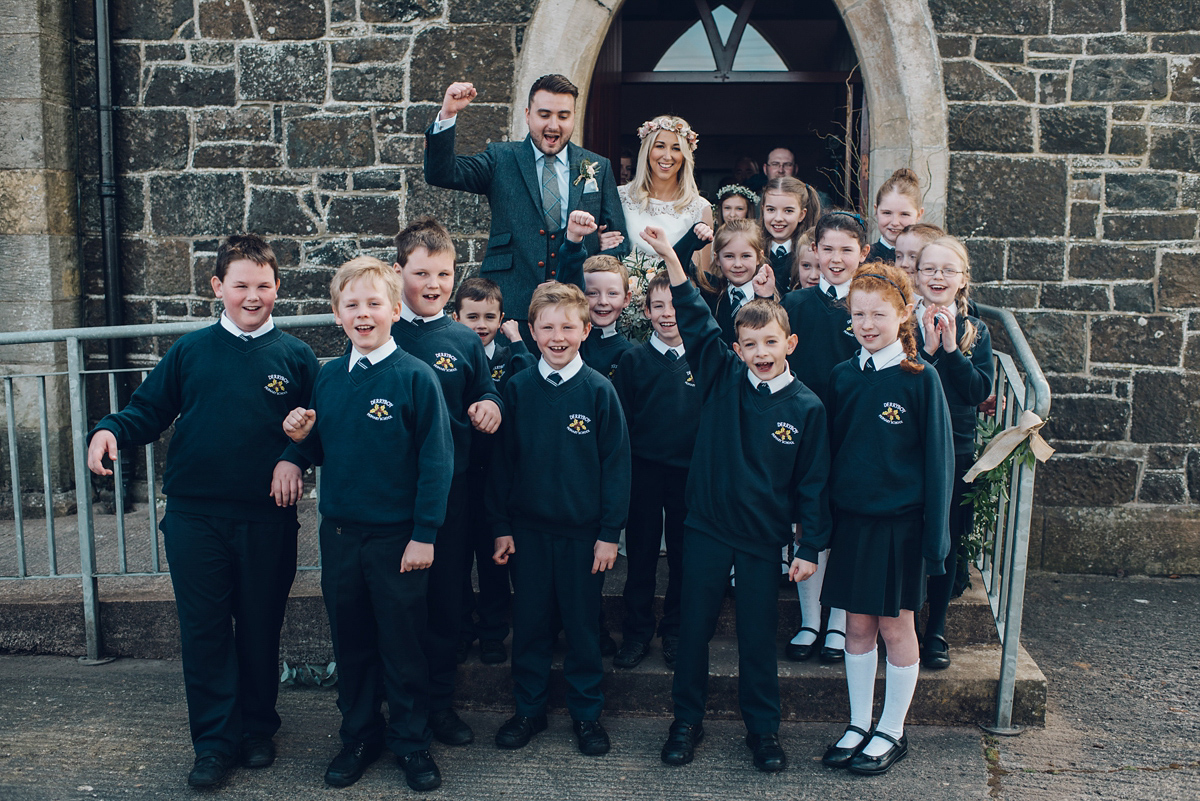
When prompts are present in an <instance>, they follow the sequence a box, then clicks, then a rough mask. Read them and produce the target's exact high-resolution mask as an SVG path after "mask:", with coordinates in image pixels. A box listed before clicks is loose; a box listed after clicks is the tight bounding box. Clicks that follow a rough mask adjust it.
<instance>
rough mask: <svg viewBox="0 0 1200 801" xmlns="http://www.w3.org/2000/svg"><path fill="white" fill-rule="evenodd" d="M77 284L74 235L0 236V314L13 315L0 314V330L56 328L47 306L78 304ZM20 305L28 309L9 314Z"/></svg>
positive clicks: (4, 234)
mask: <svg viewBox="0 0 1200 801" xmlns="http://www.w3.org/2000/svg"><path fill="white" fill-rule="evenodd" d="M80 285H81V275H80V258H79V254H78V253H77V250H76V241H75V237H74V236H63V235H58V234H52V235H46V234H9V233H0V286H3V287H4V292H3V299H4V301H5V302H9V301H11V305H9V306H6V307H5V308H6V309H7V311H6V312H4V313H5V314H12V315H13V316H12V317H11V318H7V317H5V316H3V314H0V331H21V330H36V329H39V328H56V327H58V326H57V325H54V324H53V323H54V316H56V314H55V312H54V310H53V309H52V305H51V304H53V303H55V302H58V301H66V302H69V303H72V304H78V301H79V294H80ZM22 305H24V306H28V307H29V308H28V309H19V311H17V312H13V311H12V308H13V307H14V306H15V307H20V306H22ZM21 347H22V348H24V347H25V346H21ZM5 469H6V470H7V466H6V467H5Z"/></svg>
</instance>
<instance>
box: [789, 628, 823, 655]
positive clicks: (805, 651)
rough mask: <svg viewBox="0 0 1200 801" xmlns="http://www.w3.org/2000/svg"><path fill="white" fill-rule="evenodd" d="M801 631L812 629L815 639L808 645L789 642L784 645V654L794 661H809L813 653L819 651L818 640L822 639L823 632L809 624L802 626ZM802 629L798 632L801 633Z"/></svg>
mask: <svg viewBox="0 0 1200 801" xmlns="http://www.w3.org/2000/svg"><path fill="white" fill-rule="evenodd" d="M800 631H811V632H812V633H813V637H814V639H813V641H812V642H810V643H809V644H808V645H801V644H799V643H794V642H789V643H788V644H787V646H786V647H784V649H783V652H784V654H785V655H786V656H787V658H788V659H790V660H792V661H793V662H807V661H808V660H809V659H811V658H812V655H813V654H814V653H816V651H817V640H819V639H821V632H819V631H817V630H816V629H814V628H811V627H809V626H801V627H800ZM800 631H798V632H796V633H797V634H799V633H800Z"/></svg>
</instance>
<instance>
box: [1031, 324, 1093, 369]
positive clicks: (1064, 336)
mask: <svg viewBox="0 0 1200 801" xmlns="http://www.w3.org/2000/svg"><path fill="white" fill-rule="evenodd" d="M1017 322H1018V323H1020V325H1021V331H1022V332H1023V333H1024V334H1025V338H1026V339H1027V340H1029V346H1030V347H1031V348H1032V349H1033V352H1034V355H1036V356H1037V359H1038V363H1039V364H1040V365H1041V366H1042V369H1043V370H1045V371H1046V372H1049V373H1081V372H1083V370H1084V367H1085V364H1086V361H1085V358H1084V354H1085V353H1086V348H1087V341H1086V327H1085V326H1084V325H1082V324H1081V322H1082V317H1081V316H1080V315H1078V314H1069V313H1065V312H1024V313H1020V314H1017Z"/></svg>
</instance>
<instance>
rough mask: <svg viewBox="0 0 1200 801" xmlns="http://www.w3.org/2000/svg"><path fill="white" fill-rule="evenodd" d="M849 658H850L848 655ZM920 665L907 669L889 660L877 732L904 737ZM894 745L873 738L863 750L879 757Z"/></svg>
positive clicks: (915, 663)
mask: <svg viewBox="0 0 1200 801" xmlns="http://www.w3.org/2000/svg"><path fill="white" fill-rule="evenodd" d="M846 656H847V658H848V657H849V656H850V655H849V654H847V655H846ZM919 668H920V663H917V662H914V663H913V664H911V665H909V666H907V667H897V666H895V665H893V664H892V662H891V660H890V659H889V660H888V662H887V668H886V669H885V672H886V675H887V684H886V685H885V686H884V691H883V712H882V713H880V715H879V724H878V725H877V726H876V727H875V730H876V731H881V732H883V733H884V734H888V735H891V736H892V737H895V738H896V739H897V740H899V739H900V738H901V737H903V736H904V719H905V718H906V717H908V707H909V705H910V704H911V703H912V697H913V692H914V691H916V689H917V673H918V670H919ZM891 747H892V744H891V743H889V742H888V741H887V740H884V739H881V738H879V737H873V738H871V742H870V743H868V744H867V747H866V748H864V749H863V753H864V754H866V755H867V756H879V755H880V754H883V753H886V752H887V750H888V749H889V748H891Z"/></svg>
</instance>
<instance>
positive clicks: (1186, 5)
mask: <svg viewBox="0 0 1200 801" xmlns="http://www.w3.org/2000/svg"><path fill="white" fill-rule="evenodd" d="M1198 19H1200V2H1197V0H1177V1H1176V2H1173V3H1161V2H1158V0H1126V2H1125V27H1126V28H1127V29H1128V30H1131V31H1152V32H1162V31H1186V30H1191V29H1194V28H1195V24H1196V20H1198Z"/></svg>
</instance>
